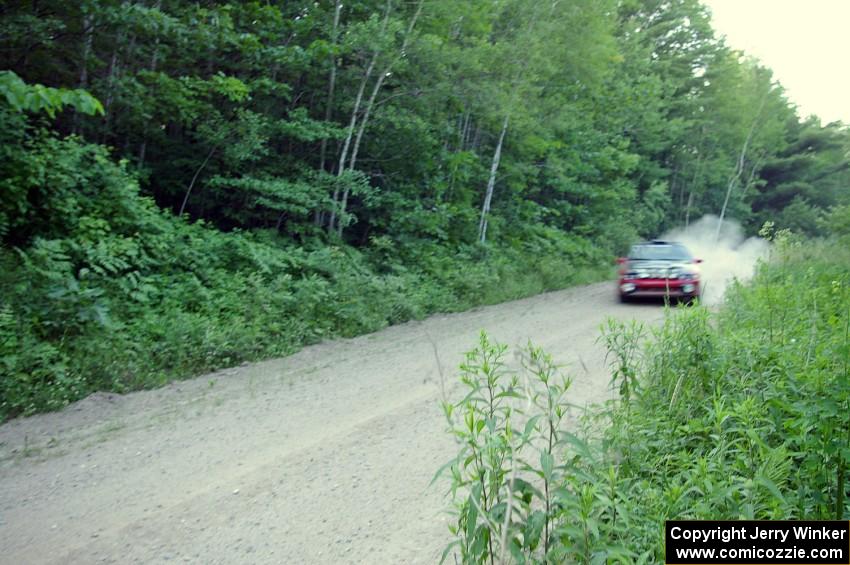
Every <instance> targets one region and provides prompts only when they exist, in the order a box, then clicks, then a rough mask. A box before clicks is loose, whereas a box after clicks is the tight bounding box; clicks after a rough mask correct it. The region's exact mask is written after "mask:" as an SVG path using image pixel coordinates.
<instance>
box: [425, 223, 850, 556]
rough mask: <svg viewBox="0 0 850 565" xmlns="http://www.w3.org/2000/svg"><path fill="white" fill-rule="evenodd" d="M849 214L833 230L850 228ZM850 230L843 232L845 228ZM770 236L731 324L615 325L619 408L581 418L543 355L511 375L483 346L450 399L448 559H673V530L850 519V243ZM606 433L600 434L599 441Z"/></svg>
mask: <svg viewBox="0 0 850 565" xmlns="http://www.w3.org/2000/svg"><path fill="white" fill-rule="evenodd" d="M847 220H848V216H847V210H846V209H844V210H840V211H837V212H836V213H834V214H833V215H832V216H831V217H830V218H829V219H828V220H827V221H828V222H831V228H832V229H835V230H836V231H837V232H841V231H842V230H843V231H844V233H845V234H847V233H850V232H848V230H847V224H846V222H847ZM842 225H843V226H844V227H843V228H842V227H841V226H842ZM762 234H763V235H764V236H766V237H768V238H770V239H773V240H774V241H773V246H772V251H771V258H770V259H769V260H767V261H765V262H763V263H762V264H761V265H760V266H759V268H758V271H757V273H756V276H755V277H754V279H753V280H752V281H751V282H749V283H747V284H736V285H733V287H732V288H731V289H730V290H729V291H728V292H727V296H726V301H725V303H724V305H723V306H722V308H721V309H720V310H719V312H716V313H714V312H711V311H709V310H707V309H706V308H704V307H701V306H697V307H691V308H688V307H684V308H676V309H671V310H669V312H668V315H667V318H666V321H665V323H664V325H663V326H662V327H661V328H659V329H657V330H651V329H646V328H643V327H641V326H639V325H635V324H623V323H620V322H614V321H611V322H609V323H608V324H607V326H606V327H605V328H604V329H603V338H602V339H604V340H605V342H606V344H607V346H608V348H609V355H610V356H609V360H610V361H611V368H612V375H613V377H612V381H611V385H612V387H613V388H614V389H615V390H616V400H614V401H612V402H610V403H609V404H608V406H607V408H606V409H604V410H602V411H600V412H599V413H596V414H593V415H591V416H587V417H586V418H585V420H584V422H585V424H587V429H592V430H594V432H593V433H592V434H588V433H576V434H573V433H569V432H567V431H565V429H564V428H563V427H559V423H560V422H561V421H562V420H563V418H564V417H565V416H564V415H565V414H566V413H568V412H569V411H570V410H571V407H570V392H569V379H568V378H566V377H564V376H563V372H562V370H561V369H558V368H556V367H553V366H552V363H551V360H550V359H549V358H548V357H547V355H546V354H545V353H543V352H541V351H539V350H537V349H535V348H534V347H533V346H532V347H530V348H529V349H527V350H526V351H525V352H521V353H520V355H519V357H520V358H521V359H523V363H522V367H521V368H520V369H518V370H516V371H514V370H512V369H509V368H508V367H507V366H506V363H507V361H508V359H507V353H508V352H507V350H506V348H505V347H503V346H500V345H497V344H493V343H491V342H490V341H488V339H487V338H486V336H483V337H482V340H481V343H480V344H479V346H478V347H477V348H476V349H475V350H474V351H473V352H471V353H470V354H469V360H468V362H467V364H466V365H464V367H462V377H461V380H462V382H463V383H464V384H465V385H466V386H467V388H468V392H469V394H468V395H467V396H466V397H465V398H463V399H462V400H461V401H460V402H454V403H446V404H445V410H446V414H447V416H448V417H449V423H450V426H451V428H452V432H453V433H454V435H455V437H456V438H457V439H458V441H459V445H460V451H459V454H458V458H457V459H456V460H455V461H453V462H451V463H450V464H449V465H448V466H447V467H446V468H445V469H443V471H442V473H443V474H444V475H446V476H449V477H450V482H451V489H450V490H451V493H452V495H453V497H452V499H453V509H454V514H455V521H454V522H453V525H452V532H453V534H454V541H453V542H452V545H451V546H450V547H449V548H447V558H448V559H449V560H451V558H450V557H448V555H449V554H452V553H454V554H455V555H457V556H458V557H459V558H460V560H461V561H462V562H464V563H507V562H516V563H526V562H544V561H546V562H553V563H561V562H579V563H611V562H623V563H663V562H664V555H663V535H662V531H661V530H660V529H659V528H660V527H661V526H660V525H661V524H663V523H664V520H667V519H712V520H720V519H846V518H847V517H848V516H850V484H848V483H850V480H848V470H850V372H848V371H850V247H848V245H847V243H848V241H847V237H846V236H845V237H844V239H843V240H842V241H831V242H824V241H819V242H803V243H801V242H799V241H797V240H796V239H795V238H793V237H790V236H789V235H788V234H787V232H781V231H780V232H779V233H778V234H774V232H773V230H772V228H771V226H770V225H768V226H766V227H765V229H764V230H762ZM603 430H604V431H603Z"/></svg>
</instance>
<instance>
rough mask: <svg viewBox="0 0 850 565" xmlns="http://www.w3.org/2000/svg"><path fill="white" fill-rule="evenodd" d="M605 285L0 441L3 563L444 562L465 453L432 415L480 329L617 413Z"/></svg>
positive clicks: (161, 394) (9, 434)
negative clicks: (450, 469)
mask: <svg viewBox="0 0 850 565" xmlns="http://www.w3.org/2000/svg"><path fill="white" fill-rule="evenodd" d="M607 316H613V317H616V318H619V319H623V320H626V319H638V320H641V321H645V322H648V323H656V322H657V321H659V320H660V319H661V318H662V317H663V312H662V308H661V307H660V306H659V305H658V304H628V305H621V304H619V303H618V302H617V299H616V297H615V294H614V285H613V283H610V282H609V283H600V284H595V285H590V286H585V287H580V288H574V289H570V290H566V291H561V292H552V293H547V294H543V295H540V296H536V297H533V298H528V299H524V300H518V301H515V302H510V303H506V304H501V305H497V306H490V307H485V308H479V309H476V310H473V311H470V312H466V313H462V314H451V315H439V316H434V317H431V318H429V319H427V320H425V321H422V322H411V323H407V324H403V325H400V326H395V327H391V328H388V329H385V330H383V331H380V332H377V333H374V334H370V335H365V336H362V337H358V338H355V339H350V340H336V341H330V342H326V343H322V344H320V345H315V346H311V347H307V348H305V349H304V350H302V351H301V352H299V353H297V354H295V355H292V356H290V357H286V358H283V359H275V360H271V361H266V362H263V363H256V364H252V365H245V366H242V367H237V368H233V369H228V370H223V371H218V372H216V373H212V374H209V375H205V376H203V377H198V378H196V379H192V380H189V381H182V382H179V383H174V384H172V385H169V386H167V387H165V388H162V389H159V390H154V391H144V392H138V393H133V394H128V395H124V396H121V395H114V394H102V393H101V394H96V395H93V396H91V397H89V398H87V399H85V400H83V401H81V402H78V403H76V404H74V405H71V406H69V407H68V408H66V409H65V410H63V411H61V412H58V413H53V414H45V415H40V416H35V417H31V418H25V419H18V420H15V421H12V422H9V423H7V424H5V425H3V426H0V548H2V549H0V563H9V564H15V565H18V564H30V563H62V564H65V563H86V564H88V563H122V564H123V563H166V562H168V563H173V562H178V563H180V562H188V563H203V564H212V563H286V564H289V563H332V564H337V563H376V564H396V563H398V564H402V563H404V564H408V563H436V562H437V561H438V560H439V556H440V553H441V552H442V549H443V547H444V546H445V544H446V543H448V541H450V537H449V533H448V530H447V528H446V523H447V520H448V519H449V517H448V515H447V514H446V513H445V509H446V508H447V500H446V499H445V497H444V494H445V493H444V491H445V488H446V484H445V483H442V484H441V483H437V484H435V485H434V486H433V487H429V482H430V481H431V478H432V477H433V474H434V472H435V471H436V470H437V469H438V468H439V466H440V465H442V464H443V463H444V462H446V461H448V460H449V459H450V458H451V457H452V455H453V454H454V452H455V447H454V445H453V441H452V439H451V437H450V436H449V435H448V434H446V433H445V421H444V418H443V416H442V412H441V409H440V407H439V398H440V376H439V375H440V372H439V370H438V364H437V360H436V357H435V355H434V349H433V346H432V344H434V345H435V346H436V349H437V351H438V357H439V359H440V361H441V364H442V366H443V370H444V372H445V374H446V376H447V377H448V378H449V379H451V380H452V381H453V380H454V378H455V375H456V373H457V370H456V368H457V366H458V364H459V363H460V361H461V359H462V354H463V352H464V351H467V350H469V349H471V348H472V347H474V345H475V343H476V340H477V336H478V332H479V331H480V330H482V329H486V330H487V331H488V332H489V333H490V334H491V335H492V336H493V338H495V339H496V340H498V341H500V342H502V343H507V344H509V345H511V346H513V345H523V344H525V343H526V342H527V340H529V339H531V340H532V341H534V343H535V344H537V345H541V346H543V347H544V348H546V349H547V350H548V351H549V352H550V353H552V354H553V356H554V357H555V358H556V360H558V361H560V362H562V363H565V364H566V365H567V370H568V371H569V372H570V373H571V374H572V375H573V376H574V383H573V387H572V393H571V397H572V399H573V401H574V402H578V403H580V404H591V403H594V402H599V401H602V400H604V399H605V398H607V396H608V394H609V393H608V390H607V383H608V375H607V371H606V369H605V366H604V351H603V349H602V348H601V347H600V346H599V345H598V344H597V343H596V339H597V337H598V335H599V326H600V324H601V323H602V322H603V321H604V319H605V318H606V317H607Z"/></svg>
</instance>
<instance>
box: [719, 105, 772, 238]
mask: <svg viewBox="0 0 850 565" xmlns="http://www.w3.org/2000/svg"><path fill="white" fill-rule="evenodd" d="M768 92H770V90H769V89H768V90H766V91H765V93H764V96H762V98H761V104H759V109H758V112H756V116H755V118H753V123H752V125H751V126H750V131H749V132H748V133H747V137H746V139H744V145H743V146H742V147H741V153H740V155H739V156H738V163H737V164H736V166H735V172H734V173H732V176H731V177H729V183H728V184H727V186H726V198H724V199H723V207H722V208H720V217H719V218H718V219H717V230H716V231H715V232H714V241H715V242H717V241H718V240H719V239H720V227H721V226H722V225H723V218H724V217H725V216H726V208H727V207H728V206H729V198H730V197H731V196H732V189H734V188H735V185H736V184H737V183H738V181H739V180H740V178H741V175H742V174H743V173H744V163H745V161H746V158H747V150H748V149H749V146H750V142H751V141H752V139H753V134H754V133H755V131H756V126H757V125H758V120H759V117H760V116H761V111H762V110H763V109H764V103H765V101H766V100H767V94H768Z"/></svg>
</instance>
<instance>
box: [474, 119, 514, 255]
mask: <svg viewBox="0 0 850 565" xmlns="http://www.w3.org/2000/svg"><path fill="white" fill-rule="evenodd" d="M509 121H510V114H508V115H506V116H505V121H504V122H502V133H500V134H499V142H498V143H497V144H496V151H495V152H494V153H493V162H492V164H491V165H490V178H489V179H488V180H487V192H486V194H485V195H484V205H483V206H482V207H481V221H480V222H478V241H480V242H481V243H484V242H485V241H487V215H488V214H489V213H490V203H491V202H492V200H493V189H494V188H495V186H496V173H497V172H498V171H499V160H500V159H501V158H502V143H504V141H505V134H506V133H507V131H508V122H509Z"/></svg>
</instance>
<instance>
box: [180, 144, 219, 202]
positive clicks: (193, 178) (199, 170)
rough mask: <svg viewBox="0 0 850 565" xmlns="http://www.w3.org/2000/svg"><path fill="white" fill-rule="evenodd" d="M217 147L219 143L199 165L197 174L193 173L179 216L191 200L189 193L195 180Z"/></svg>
mask: <svg viewBox="0 0 850 565" xmlns="http://www.w3.org/2000/svg"><path fill="white" fill-rule="evenodd" d="M216 149H218V146H217V145H216V146H214V147H213V148H212V149H210V152H209V153H207V158H206V159H204V162H203V163H201V166H200V167H198V169H197V170H196V171H195V174H194V175H192V181H191V182H190V183H189V188H187V189H186V195H185V196H183V203H182V204H181V205H180V212H178V214H177V215H178V216H182V215H183V212H184V211H185V210H186V203H187V202H188V201H189V195H190V194H191V193H192V188H193V187H194V186H195V181H197V180H198V176H199V175H200V174H201V171H203V170H204V167H206V166H207V163H209V162H210V159H212V156H213V154H214V153H215V152H216Z"/></svg>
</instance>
